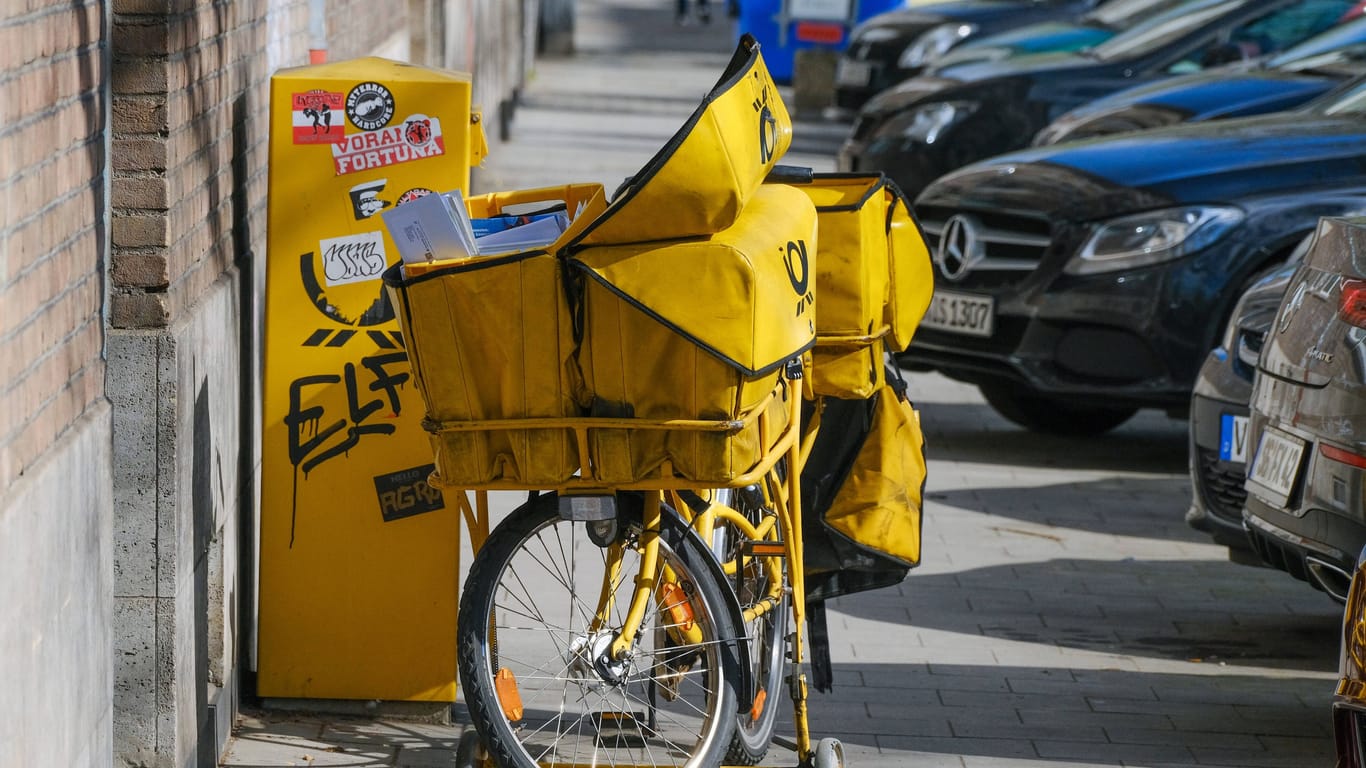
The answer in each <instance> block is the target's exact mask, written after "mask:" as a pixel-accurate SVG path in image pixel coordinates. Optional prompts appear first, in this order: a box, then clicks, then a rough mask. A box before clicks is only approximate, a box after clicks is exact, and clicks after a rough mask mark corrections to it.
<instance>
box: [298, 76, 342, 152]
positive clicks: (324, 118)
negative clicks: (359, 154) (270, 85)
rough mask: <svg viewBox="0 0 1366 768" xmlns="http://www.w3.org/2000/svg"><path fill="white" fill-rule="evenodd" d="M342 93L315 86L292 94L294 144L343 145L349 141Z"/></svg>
mask: <svg viewBox="0 0 1366 768" xmlns="http://www.w3.org/2000/svg"><path fill="white" fill-rule="evenodd" d="M345 98H346V97H345V96H343V95H342V94H340V93H333V92H331V91H324V90H320V89H314V90H311V91H304V92H303V93H294V94H290V105H291V106H292V107H293V110H292V111H293V115H292V120H293V128H294V143H295V144H340V143H341V142H343V141H345V140H346V126H345V125H344V123H345V121H344V120H342V116H341V115H342V102H343V100H344V99H345Z"/></svg>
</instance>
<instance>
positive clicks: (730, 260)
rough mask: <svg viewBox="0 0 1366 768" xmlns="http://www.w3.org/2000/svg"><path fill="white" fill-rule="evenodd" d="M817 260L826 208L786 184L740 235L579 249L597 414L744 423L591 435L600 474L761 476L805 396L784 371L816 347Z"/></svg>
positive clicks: (763, 191)
mask: <svg viewBox="0 0 1366 768" xmlns="http://www.w3.org/2000/svg"><path fill="white" fill-rule="evenodd" d="M817 263H818V261H817V259H816V212H815V209H814V207H813V206H812V205H811V202H810V199H809V198H807V197H806V196H805V195H803V194H802V193H801V192H798V191H796V190H795V189H793V188H791V187H787V186H782V185H766V186H764V187H761V188H760V189H758V190H757V191H756V192H755V194H754V196H753V197H752V198H751V199H750V201H749V203H748V204H747V205H746V206H745V208H744V210H743V211H742V212H741V214H740V217H739V218H738V219H737V220H736V221H735V223H734V224H733V225H732V226H730V227H728V228H726V229H724V230H722V231H720V232H718V233H716V234H714V235H711V236H708V237H703V238H694V239H690V240H677V241H672V242H665V243H647V244H637V245H620V246H602V247H596V248H587V249H584V250H582V251H579V252H577V253H576V254H575V255H574V257H573V259H572V262H571V264H572V268H573V269H574V270H575V272H576V273H577V274H578V275H580V276H581V279H582V283H583V290H582V302H583V303H582V306H581V313H582V329H583V331H582V333H583V338H582V346H581V348H580V350H579V355H578V359H579V364H580V368H581V369H582V372H583V376H584V380H585V386H586V388H587V391H588V394H589V396H590V399H591V404H592V405H591V413H592V415H594V416H616V417H633V418H639V419H653V420H664V419H684V420H703V421H734V422H740V421H743V422H745V423H744V425H743V426H741V425H740V424H737V425H736V426H735V428H733V429H731V430H728V431H706V430H663V431H661V430H649V429H594V430H593V431H592V434H591V435H590V438H589V445H590V448H589V450H590V452H591V453H592V456H591V457H590V460H591V464H592V472H593V475H594V476H595V477H597V478H598V479H600V480H603V481H606V482H618V483H622V482H635V481H638V480H641V479H643V478H646V477H648V476H651V473H654V472H656V471H658V470H659V469H660V467H661V466H662V465H663V464H664V462H666V461H667V462H669V464H670V465H671V466H672V468H673V470H674V471H675V472H676V473H677V474H679V475H681V476H683V477H685V478H687V479H689V480H693V481H697V482H701V483H715V484H726V483H729V482H730V481H731V480H733V479H735V478H736V477H737V476H739V475H741V474H744V473H745V472H747V471H749V470H750V469H751V468H753V467H754V466H755V464H757V463H758V462H759V461H760V460H761V459H762V458H763V457H764V456H765V455H766V453H767V452H768V451H769V450H770V449H771V447H772V445H773V444H774V443H775V442H776V440H777V438H778V437H779V436H780V434H781V432H782V430H783V428H785V427H786V426H787V418H788V416H787V414H788V410H787V409H788V407H789V406H788V402H787V401H786V398H789V397H795V396H797V394H796V392H795V389H794V388H792V387H790V386H789V383H788V381H787V379H786V377H785V376H784V374H783V369H784V367H785V366H786V365H787V363H788V362H789V361H791V360H793V359H794V358H799V357H800V356H801V355H802V353H803V351H804V350H806V349H808V348H809V347H810V346H811V344H812V342H813V340H814V338H815V326H814V321H813V318H814V312H815V308H814V306H813V301H814V298H815V296H814V288H815V286H814V280H813V278H814V274H815V269H816V265H817ZM761 409H762V411H761V412H762V413H763V414H765V415H764V416H763V418H757V419H756V418H752V417H753V416H754V415H755V414H756V412H759V411H760V410H761Z"/></svg>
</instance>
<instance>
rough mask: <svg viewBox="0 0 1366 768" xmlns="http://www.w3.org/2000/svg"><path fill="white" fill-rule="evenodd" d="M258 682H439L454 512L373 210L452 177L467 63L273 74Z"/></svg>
mask: <svg viewBox="0 0 1366 768" xmlns="http://www.w3.org/2000/svg"><path fill="white" fill-rule="evenodd" d="M270 103H271V110H270V113H271V114H270V121H271V122H270V199H269V217H270V218H269V232H268V241H267V242H268V254H267V267H266V299H265V350H264V351H265V364H264V384H263V400H262V476H261V541H260V601H259V604H260V626H259V641H258V647H257V658H258V660H257V672H258V678H257V679H258V692H259V694H260V695H261V696H265V697H272V698H275V697H280V698H309V699H383V700H394V701H453V700H454V699H455V612H456V597H457V591H458V589H457V587H458V585H457V581H458V573H459V551H460V550H459V534H460V527H459V525H460V521H459V519H458V514H457V512H456V510H455V504H454V503H453V502H452V503H448V500H445V499H443V498H442V495H441V493H440V492H439V491H438V490H436V489H434V488H431V487H429V486H428V485H427V482H426V479H427V475H428V473H429V472H430V471H431V470H432V454H431V447H430V445H429V443H428V440H427V435H426V433H425V432H423V430H422V427H421V420H422V415H423V403H422V399H421V397H420V396H419V394H418V391H417V389H416V388H415V387H414V386H413V384H412V380H411V373H410V371H409V365H408V356H407V352H406V350H405V348H404V341H403V337H402V335H401V334H400V332H399V326H398V323H397V321H396V320H395V318H394V311H393V307H392V306H391V305H390V304H389V301H388V299H387V298H386V296H385V292H384V288H383V285H382V284H381V282H380V274H381V273H382V272H383V271H384V268H385V266H386V265H387V264H388V263H390V262H393V261H396V260H397V259H398V252H397V250H396V249H395V247H394V244H393V242H392V241H391V240H390V239H389V236H388V234H387V233H386V231H385V228H384V225H383V223H382V220H381V217H380V216H379V215H378V214H379V213H380V211H383V210H385V209H387V208H389V207H390V206H400V205H403V204H405V203H406V202H408V201H410V200H413V199H415V198H417V197H420V196H422V195H425V194H429V193H431V192H433V191H446V190H450V189H454V188H460V189H464V190H468V184H469V169H470V166H471V164H478V162H479V161H480V159H481V158H482V157H483V155H484V153H485V151H486V145H485V142H484V135H483V131H482V129H481V127H480V125H479V118H478V114H477V113H476V112H475V111H473V110H472V109H471V105H470V78H469V76H468V75H465V74H461V73H454V72H446V71H440V70H432V69H426V68H422V67H415V66H411V65H408V64H403V63H400V62H396V61H389V60H385V59H379V58H366V59H358V60H353V61H342V62H336V63H332V64H324V65H320V66H310V67H299V68H294V69H286V70H281V71H280V72H278V73H276V74H275V75H274V77H272V78H271V102H270Z"/></svg>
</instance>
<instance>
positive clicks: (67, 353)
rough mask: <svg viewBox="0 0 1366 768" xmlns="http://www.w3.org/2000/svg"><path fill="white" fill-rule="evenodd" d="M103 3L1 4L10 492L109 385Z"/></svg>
mask: <svg viewBox="0 0 1366 768" xmlns="http://www.w3.org/2000/svg"><path fill="white" fill-rule="evenodd" d="M101 9H102V3H101V2H100V0H14V1H13V2H6V3H3V4H0V361H2V362H0V370H3V374H4V375H3V376H2V377H0V497H3V496H4V495H5V490H6V489H8V488H9V487H10V486H11V485H12V484H13V482H14V481H15V480H16V478H18V477H19V476H20V475H22V474H24V472H25V470H26V469H27V468H29V467H31V466H32V465H33V463H34V462H35V461H36V460H38V459H39V458H40V457H42V455H43V454H44V453H45V451H47V449H48V448H49V447H50V446H52V445H53V444H54V443H56V442H57V441H58V440H59V439H60V438H61V437H62V436H63V434H64V433H65V432H66V431H67V430H68V428H69V427H70V426H71V425H72V424H73V423H75V422H76V420H77V419H79V418H80V417H81V415H82V414H84V413H85V412H86V411H87V410H88V409H89V408H91V406H92V405H93V404H94V403H95V402H96V401H97V400H98V399H99V398H100V397H101V396H102V394H103V391H104V389H103V386H104V365H103V362H102V360H101V357H100V353H101V347H102V345H103V327H102V318H101V306H102V304H103V293H104V288H103V282H102V270H103V266H104V261H105V255H104V253H103V249H104V246H103V241H104V229H105V228H104V223H103V222H104V207H105V192H104V182H103V178H102V172H103V167H104V138H105V137H104V133H103V124H104V111H105V105H104V91H103V82H104V79H105V77H106V66H105V49H104V45H103V40H102V36H103V27H104V16H103V13H102V10H101Z"/></svg>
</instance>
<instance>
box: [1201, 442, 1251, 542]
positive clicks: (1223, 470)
mask: <svg viewBox="0 0 1366 768" xmlns="http://www.w3.org/2000/svg"><path fill="white" fill-rule="evenodd" d="M1195 454H1196V455H1195V458H1196V467H1197V470H1198V472H1199V473H1200V477H1199V480H1200V496H1201V498H1203V499H1204V501H1205V508H1206V509H1207V510H1209V512H1210V513H1211V514H1213V515H1215V516H1217V517H1219V518H1221V519H1223V520H1226V521H1228V522H1231V523H1235V524H1239V525H1241V524H1242V522H1243V505H1244V504H1245V503H1246V502H1247V491H1246V490H1245V489H1244V488H1243V473H1242V472H1234V471H1230V470H1229V469H1228V468H1227V467H1228V465H1227V464H1221V463H1220V461H1219V452H1218V451H1214V450H1211V449H1209V448H1200V447H1198V446H1197V447H1196V449H1195Z"/></svg>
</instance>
